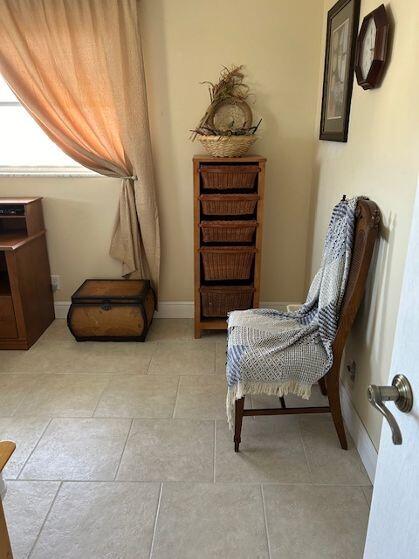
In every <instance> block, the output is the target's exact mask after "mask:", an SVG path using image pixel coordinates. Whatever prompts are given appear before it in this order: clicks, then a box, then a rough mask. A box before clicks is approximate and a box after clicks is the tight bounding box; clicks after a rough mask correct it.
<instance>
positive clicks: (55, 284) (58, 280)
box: [51, 276, 61, 292]
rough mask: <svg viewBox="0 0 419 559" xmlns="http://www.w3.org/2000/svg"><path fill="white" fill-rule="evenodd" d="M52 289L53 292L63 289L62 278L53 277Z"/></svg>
mask: <svg viewBox="0 0 419 559" xmlns="http://www.w3.org/2000/svg"><path fill="white" fill-rule="evenodd" d="M51 287H52V291H54V292H55V291H58V290H59V289H60V288H61V278H60V276H51Z"/></svg>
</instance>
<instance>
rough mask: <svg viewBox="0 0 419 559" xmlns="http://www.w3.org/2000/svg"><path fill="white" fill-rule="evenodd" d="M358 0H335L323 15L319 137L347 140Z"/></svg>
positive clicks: (335, 140) (336, 140) (357, 20)
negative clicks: (323, 55) (324, 25)
mask: <svg viewBox="0 0 419 559" xmlns="http://www.w3.org/2000/svg"><path fill="white" fill-rule="evenodd" d="M359 6H360V0H339V2H337V3H336V4H335V5H334V6H333V8H331V9H330V10H329V12H328V14H327V35H326V53H325V62H324V78H323V97H322V113H321V121H320V139H321V140H332V141H334V142H346V141H347V140H348V125H349V113H350V109H351V97H352V86H353V81H354V60H355V43H356V36H357V33H358V23H359Z"/></svg>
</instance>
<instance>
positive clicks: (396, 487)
mask: <svg viewBox="0 0 419 559" xmlns="http://www.w3.org/2000/svg"><path fill="white" fill-rule="evenodd" d="M398 373H402V374H404V375H405V376H406V377H407V378H408V380H409V381H410V384H411V387H412V391H413V408H412V410H411V412H410V413H402V412H400V411H399V410H398V409H397V407H396V406H395V404H394V403H393V402H388V403H387V404H386V405H387V407H388V409H389V410H391V412H392V413H393V415H394V417H395V419H396V421H397V423H398V425H399V427H400V431H401V434H402V437H403V442H402V444H401V445H400V446H396V445H394V444H393V442H392V433H391V431H390V428H389V425H388V423H387V421H386V420H385V419H384V421H383V429H382V432H381V441H380V449H379V454H378V464H377V472H376V476H375V485H374V492H373V499H372V505H371V514H370V520H369V525H368V533H367V541H366V544H365V552H364V559H418V558H419V189H418V192H417V195H416V203H415V208H414V212H413V223H412V229H411V234H410V241H409V248H408V254H407V259H406V265H405V271H404V280H403V288H402V294H401V300H400V308H399V316H398V320H397V328H396V336H395V341H394V348H393V357H392V364H391V370H390V375H389V382H388V384H389V385H391V381H392V379H393V377H394V376H395V375H396V374H398ZM377 413H379V412H378V411H377Z"/></svg>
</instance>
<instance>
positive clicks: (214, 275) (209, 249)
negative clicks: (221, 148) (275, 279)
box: [193, 155, 266, 338]
mask: <svg viewBox="0 0 419 559" xmlns="http://www.w3.org/2000/svg"><path fill="white" fill-rule="evenodd" d="M265 163H266V159H265V158H264V157H260V156H258V155H254V156H248V157H237V158H231V157H229V158H220V157H209V156H195V157H194V158H193V165H194V259H195V337H196V338H199V337H200V336H201V332H202V330H219V329H221V330H225V329H226V328H227V322H226V317H227V313H228V312H230V311H232V310H242V309H248V308H253V307H258V306H259V297H260V265H261V256H262V255H261V249H262V234H263V201H264V187H265Z"/></svg>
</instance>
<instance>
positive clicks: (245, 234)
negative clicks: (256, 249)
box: [199, 221, 258, 243]
mask: <svg viewBox="0 0 419 559" xmlns="http://www.w3.org/2000/svg"><path fill="white" fill-rule="evenodd" d="M257 225H258V224H257V221H203V222H202V223H200V224H199V226H200V228H201V231H202V240H203V241H204V243H251V242H252V241H253V237H254V233H255V231H256V227H257Z"/></svg>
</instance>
